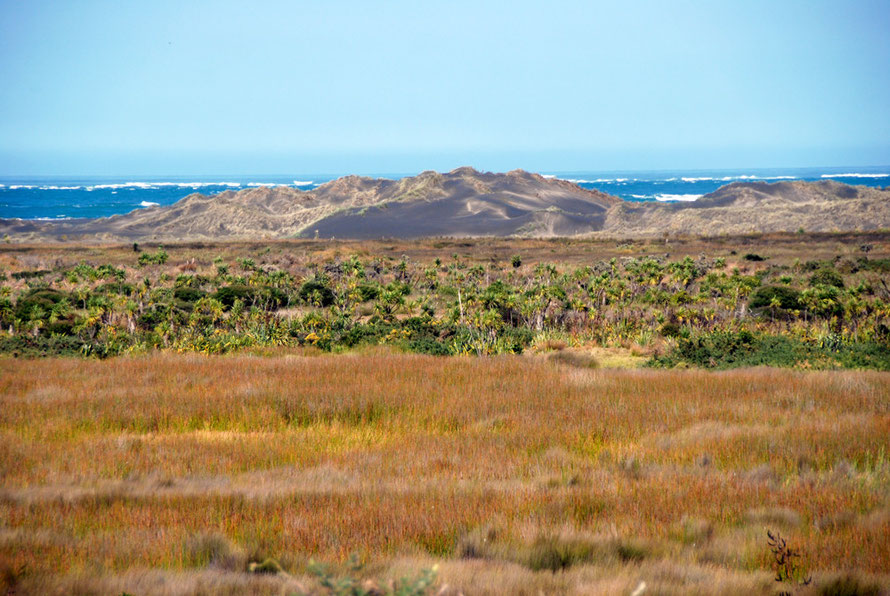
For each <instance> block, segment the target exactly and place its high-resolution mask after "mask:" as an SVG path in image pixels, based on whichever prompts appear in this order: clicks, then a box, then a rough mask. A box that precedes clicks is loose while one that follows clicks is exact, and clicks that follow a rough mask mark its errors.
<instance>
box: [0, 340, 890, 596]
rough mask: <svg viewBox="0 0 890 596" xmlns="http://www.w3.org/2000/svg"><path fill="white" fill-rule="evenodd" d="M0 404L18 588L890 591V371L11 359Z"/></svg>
mask: <svg viewBox="0 0 890 596" xmlns="http://www.w3.org/2000/svg"><path fill="white" fill-rule="evenodd" d="M0 399H2V402H0V479H2V492H0V512H2V513H0V520H2V521H0V524H2V527H0V559H2V562H3V565H4V566H5V568H6V570H7V571H6V576H5V577H6V579H5V581H6V582H7V584H8V585H14V586H16V587H15V588H14V589H15V590H18V591H19V592H17V593H59V594H62V593H64V594H68V593H120V592H123V591H126V592H128V593H132V594H147V593H248V592H250V593H254V592H256V593H304V592H312V591H317V590H320V589H321V588H320V586H319V585H318V583H317V580H316V579H315V578H314V577H313V576H312V575H311V574H310V573H309V569H310V560H314V561H317V562H324V563H326V564H328V565H329V566H330V567H329V569H330V573H332V574H340V573H347V569H346V562H347V560H348V558H349V556H350V555H351V554H355V555H356V556H357V557H358V558H359V560H360V561H361V562H363V563H364V565H365V566H364V568H363V569H362V571H360V572H357V576H358V577H361V578H367V579H368V580H369V581H371V582H373V584H374V585H375V586H378V587H382V588H385V587H386V586H387V585H388V584H387V582H388V581H389V580H391V579H394V578H396V579H397V578H399V577H403V576H410V577H416V576H418V574H420V573H421V572H422V570H424V569H432V568H433V566H434V565H438V567H436V568H435V587H434V588H433V593H436V592H438V591H443V593H458V592H463V593H466V594H478V593H481V594H494V593H528V594H537V593H539V591H543V592H545V593H562V592H569V593H630V592H631V591H633V590H635V589H637V588H638V587H639V586H640V585H641V582H645V585H646V590H648V591H649V592H650V593H686V592H698V593H714V592H728V593H775V592H777V591H778V590H779V589H795V590H797V591H800V592H801V593H804V592H806V591H811V592H814V593H819V592H818V591H819V590H820V589H822V590H824V589H825V588H826V587H827V586H828V587H830V586H831V585H832V582H834V581H836V580H837V578H839V577H845V578H848V579H847V580H845V581H848V582H854V581H855V582H858V586H859V588H860V589H866V588H868V587H869V586H881V585H885V586H886V585H887V581H888V575H887V572H888V564H890V490H888V489H890V464H888V461H887V448H888V437H890V376H888V375H887V374H886V373H881V372H868V371H834V372H797V371H787V370H777V369H767V368H759V369H745V370H734V371H724V372H706V371H697V370H686V371H664V370H604V369H600V370H593V369H590V368H587V367H578V366H574V365H573V364H572V363H571V362H568V363H563V362H561V361H559V360H558V359H557V360H554V359H552V358H549V359H548V358H546V357H544V356H540V355H532V354H526V355H523V356H495V357H483V358H475V357H462V358H436V357H431V356H422V355H408V354H399V353H391V352H385V351H380V349H379V348H378V349H373V350H370V351H363V352H358V353H353V354H346V355H330V354H322V353H320V352H318V351H317V350H312V349H309V350H291V351H289V352H287V353H279V354H277V355H264V356H253V355H246V354H240V355H228V356H201V355H176V354H165V353H160V354H154V355H148V356H140V357H117V358H111V359H107V360H86V359H77V358H55V359H41V360H22V359H13V358H4V359H2V360H0ZM768 529H769V530H772V531H773V532H779V533H780V534H781V535H782V537H783V538H785V539H786V540H787V543H788V544H789V545H790V546H791V547H792V548H794V549H796V550H797V551H798V552H799V555H800V556H799V557H798V558H797V559H796V560H795V565H796V567H795V570H794V573H795V576H794V578H792V579H793V580H794V581H792V582H790V583H785V582H781V583H780V582H776V581H774V578H775V573H776V570H775V566H774V564H773V558H772V557H773V555H772V554H771V552H770V549H769V547H768V545H767V535H766V532H767V530H768ZM269 558H272V559H274V560H275V561H276V562H277V563H278V564H280V566H281V568H282V570H283V571H282V572H281V573H277V574H251V573H249V572H247V570H248V569H249V568H250V564H251V563H262V562H264V561H266V560H267V559H269ZM848 576H853V577H855V579H849V577H848ZM806 577H811V578H812V583H811V584H810V586H808V587H799V586H798V584H797V583H796V581H797V580H802V579H804V578H806ZM795 593H796V592H795Z"/></svg>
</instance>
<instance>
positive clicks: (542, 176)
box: [541, 174, 556, 180]
mask: <svg viewBox="0 0 890 596" xmlns="http://www.w3.org/2000/svg"><path fill="white" fill-rule="evenodd" d="M541 178H546V179H547V180H550V179H551V178H556V175H555V174H541Z"/></svg>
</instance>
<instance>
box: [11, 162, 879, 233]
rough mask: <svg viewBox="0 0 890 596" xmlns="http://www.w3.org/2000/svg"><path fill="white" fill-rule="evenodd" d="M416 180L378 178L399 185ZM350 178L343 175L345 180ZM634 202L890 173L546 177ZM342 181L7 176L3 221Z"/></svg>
mask: <svg viewBox="0 0 890 596" xmlns="http://www.w3.org/2000/svg"><path fill="white" fill-rule="evenodd" d="M416 173H417V172H413V173H402V174H377V175H372V176H371V177H374V178H391V179H398V178H402V177H405V176H412V175H415V174H416ZM345 174H347V172H344V174H343V175H345ZM541 174H543V175H544V176H546V177H556V178H561V179H564V180H569V181H571V182H574V183H576V184H578V185H579V186H582V187H584V188H591V189H597V190H601V191H603V192H606V193H609V194H612V195H615V196H618V197H621V198H622V199H625V200H628V201H695V200H697V199H699V198H700V197H701V196H703V195H705V194H707V193H709V192H713V191H714V190H717V189H718V188H720V187H721V186H723V185H725V184H730V183H732V182H754V181H764V182H777V181H781V180H809V181H815V180H836V181H838V182H843V183H846V184H858V185H866V186H872V187H880V188H883V187H888V186H890V166H881V167H852V168H851V167H822V168H771V169H745V170H698V171H695V170H682V171H681V170H677V171H667V170H661V171H613V172H597V171H588V172H583V171H579V172H555V171H551V172H547V171H544V172H541ZM338 177H339V176H337V175H324V176H322V175H305V174H304V175H280V176H187V177H146V176H129V177H115V178H109V177H73V176H70V177H60V176H54V177H30V178H17V177H11V176H9V177H0V218H4V219H8V218H19V219H49V220H55V219H72V218H94V217H107V216H110V215H116V214H120V213H128V212H130V211H132V210H134V209H144V208H147V207H152V206H156V205H171V204H173V203H175V202H176V201H178V200H180V199H182V198H183V197H186V196H188V195H189V194H192V193H195V192H200V193H203V194H208V195H213V194H218V193H220V192H224V191H227V190H241V189H246V188H252V187H260V186H292V187H295V188H299V189H301V190H312V189H313V188H317V187H318V186H320V185H322V184H324V183H326V182H329V181H331V180H334V179H336V178H338Z"/></svg>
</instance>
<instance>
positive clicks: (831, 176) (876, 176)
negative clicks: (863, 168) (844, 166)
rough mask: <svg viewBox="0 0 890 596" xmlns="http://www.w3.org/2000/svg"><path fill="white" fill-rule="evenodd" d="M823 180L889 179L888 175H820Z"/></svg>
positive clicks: (889, 175)
mask: <svg viewBox="0 0 890 596" xmlns="http://www.w3.org/2000/svg"><path fill="white" fill-rule="evenodd" d="M822 177H823V178H890V174H858V173H855V172H854V173H849V174H822Z"/></svg>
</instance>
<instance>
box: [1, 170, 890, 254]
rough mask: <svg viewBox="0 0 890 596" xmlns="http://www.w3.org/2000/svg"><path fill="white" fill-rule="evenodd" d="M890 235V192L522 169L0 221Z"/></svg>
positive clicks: (45, 231) (404, 234)
mask: <svg viewBox="0 0 890 596" xmlns="http://www.w3.org/2000/svg"><path fill="white" fill-rule="evenodd" d="M800 228H803V229H805V230H806V231H811V232H818V231H822V232H831V231H856V230H876V229H887V228H890V189H885V190H881V189H874V188H867V187H862V186H848V185H845V184H840V183H838V182H832V181H823V182H778V183H774V184H767V183H762V182H745V183H735V184H730V185H727V186H724V187H722V188H720V189H719V190H717V191H716V192H713V193H711V194H709V195H706V196H704V197H702V198H701V199H699V200H698V201H696V202H690V203H630V202H625V201H622V200H621V199H619V198H617V197H613V196H611V195H607V194H605V193H602V192H599V191H594V190H586V189H583V188H580V187H579V186H576V185H575V184H572V183H570V182H566V181H564V180H556V179H550V178H544V177H543V176H540V175H538V174H531V173H528V172H524V171H522V170H514V171H512V172H508V173H506V174H492V173H487V172H486V173H483V172H478V171H476V170H474V169H472V168H467V167H464V168H458V169H456V170H454V171H451V172H448V173H446V174H439V173H437V172H424V173H422V174H419V175H417V176H414V177H411V178H404V179H402V180H385V179H376V180H375V179H371V178H363V177H358V176H346V177H343V178H338V179H337V180H334V181H332V182H329V183H327V184H324V185H322V186H320V187H318V188H316V189H314V190H312V191H305V192H304V191H301V190H299V189H296V188H290V187H275V188H251V189H246V190H241V191H237V192H236V191H227V192H223V193H221V194H218V195H214V196H210V197H208V196H205V195H201V194H193V195H189V196H188V197H185V198H184V199H182V200H181V201H179V202H177V203H176V204H174V205H171V206H169V207H151V208H148V209H139V210H136V211H133V212H131V213H127V214H125V215H116V216H114V217H108V218H100V219H91V220H68V221H62V222H43V221H39V222H37V221H22V220H0V235H4V236H6V235H8V237H9V238H10V239H11V240H12V241H16V242H28V241H64V240H71V241H91V240H92V241H167V242H169V241H177V240H234V239H259V238H289V237H297V236H302V237H313V236H315V235H318V237H320V238H330V237H336V238H358V239H363V238H380V237H398V238H414V237H420V236H457V237H459V236H514V235H518V236H539V237H548V236H575V235H583V234H594V235H606V236H619V237H653V236H661V235H664V234H688V235H708V236H710V235H719V234H738V233H750V232H782V231H797V230H799V229H800Z"/></svg>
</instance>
